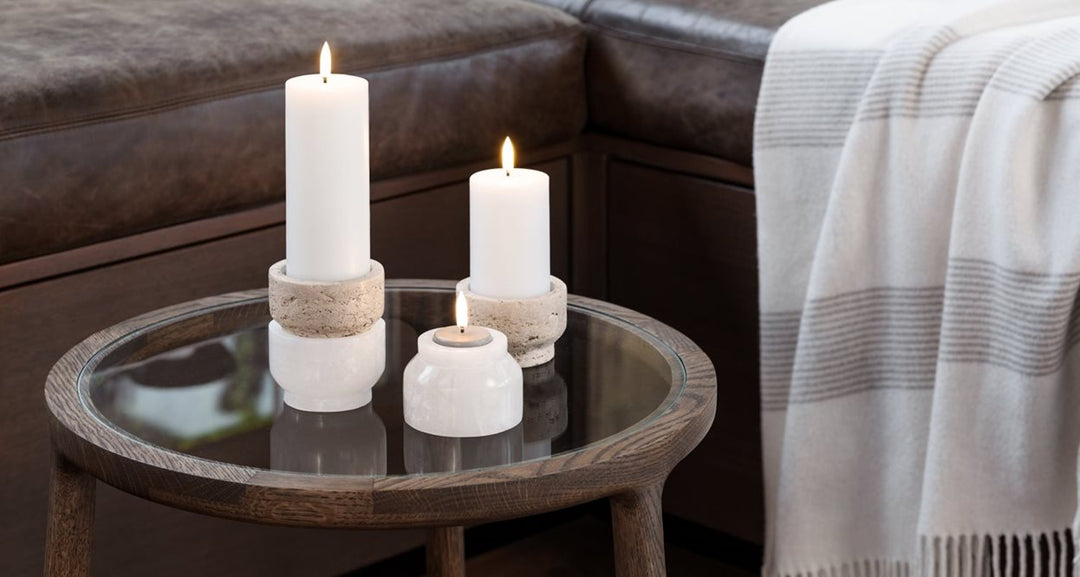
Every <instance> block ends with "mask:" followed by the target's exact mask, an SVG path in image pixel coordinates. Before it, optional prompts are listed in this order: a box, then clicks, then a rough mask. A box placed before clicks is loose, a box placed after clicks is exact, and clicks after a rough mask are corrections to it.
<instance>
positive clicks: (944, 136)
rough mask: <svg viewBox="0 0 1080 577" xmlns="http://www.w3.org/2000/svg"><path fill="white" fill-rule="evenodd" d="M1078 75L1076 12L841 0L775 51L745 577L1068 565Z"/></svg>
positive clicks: (1076, 426) (767, 107)
mask: <svg viewBox="0 0 1080 577" xmlns="http://www.w3.org/2000/svg"><path fill="white" fill-rule="evenodd" d="M1078 75H1080V0H1064V1H1063V0H1058V1H1048V0H1010V1H1001V0H998V1H987V0H982V1H952V2H942V1H925V0H923V1H903V2H901V1H895V0H839V1H837V2H833V3H830V4H826V5H823V6H821V7H818V8H815V9H813V10H810V11H808V12H806V13H804V14H802V15H800V16H798V17H797V18H795V19H794V20H792V21H791V22H789V23H788V24H787V25H785V26H784V27H783V28H782V29H781V30H780V31H779V33H778V34H777V36H776V39H775V41H774V43H773V45H772V47H771V49H770V52H769V56H768V59H767V61H766V66H765V76H764V80H763V84H762V88H761V95H760V98H759V101H758V112H757V120H756V127H755V150H754V155H755V160H754V162H755V170H756V181H757V201H758V225H759V257H760V269H761V345H762V346H761V372H762V383H761V402H762V417H763V423H762V426H763V432H762V434H763V443H764V451H765V453H764V459H765V475H766V495H767V504H766V514H767V521H768V522H767V526H768V535H767V550H766V559H765V568H764V575H765V576H766V577H772V576H785V577H787V576H790V577H794V576H807V577H810V576H819V575H822V576H829V577H841V576H843V577H878V576H882V577H891V576H910V575H919V576H933V577H961V576H981V575H988V576H989V575H1001V576H1003V577H1006V576H1007V577H1027V576H1061V577H1064V576H1065V575H1066V571H1071V570H1070V569H1069V565H1070V564H1071V563H1072V558H1073V556H1074V554H1075V552H1076V546H1075V544H1074V542H1073V540H1072V539H1073V536H1074V535H1076V534H1077V531H1076V526H1075V517H1076V508H1077V450H1078V447H1080V354H1077V348H1076V347H1075V345H1076V344H1077V342H1078V341H1080V306H1078V302H1077V299H1078V288H1080V80H1078ZM1070 574H1071V573H1070Z"/></svg>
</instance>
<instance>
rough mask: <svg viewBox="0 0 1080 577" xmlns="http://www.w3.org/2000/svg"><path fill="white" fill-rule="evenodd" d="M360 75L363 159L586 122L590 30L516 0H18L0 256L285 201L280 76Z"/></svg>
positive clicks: (0, 48)
mask: <svg viewBox="0 0 1080 577" xmlns="http://www.w3.org/2000/svg"><path fill="white" fill-rule="evenodd" d="M324 39H325V40H329V41H330V43H331V46H332V48H333V51H334V70H335V71H338V72H344V73H356V74H362V75H363V76H365V77H367V78H368V79H370V80H371V118H372V121H371V139H372V158H371V161H372V176H373V178H376V179H378V178H384V177H388V176H393V175H398V174H403V173H406V172H414V171H420V170H424V169H428V168H432V167H440V166H450V165H455V164H460V163H463V162H467V161H471V160H477V159H480V158H484V157H486V156H492V158H493V160H492V161H493V162H494V154H495V151H497V149H498V143H499V142H500V141H501V140H502V138H503V136H504V135H506V134H510V135H511V136H513V137H514V139H515V140H516V141H517V142H519V143H520V144H521V145H522V146H525V147H530V146H539V145H543V144H549V143H554V142H558V141H561V140H566V139H568V138H571V137H573V136H574V135H576V134H578V133H579V132H580V131H581V130H582V128H583V126H584V123H585V99H584V98H585V90H584V78H585V75H584V70H583V66H584V52H585V37H584V33H583V31H582V29H581V26H580V24H579V23H578V22H577V21H576V20H574V19H573V18H572V17H570V16H568V15H567V14H564V13H562V12H560V11H558V10H555V9H552V8H548V7H544V6H539V5H536V4H532V3H528V2H519V1H517V0H453V1H446V0H403V1H398V2H385V3H383V2H376V3H368V2H339V1H337V0H251V1H248V2H242V3H241V2H224V3H219V2H145V1H144V0H118V1H115V2H109V3H85V2H82V1H81V0H50V1H47V2H37V3H24V4H18V3H17V4H16V5H15V6H13V7H9V8H5V10H4V17H3V18H0V263H3V262H10V261H15V260H20V259H24V258H28V257H32V256H37V255H42V254H47V253H51V252H56V251H59V250H64V249H66V248H72V247H77V246H82V245H85V244H89V243H92V242H97V241H101V240H106V239H111V238H116V237H119V236H125V235H129V234H134V233H137V232H141V231H145V230H149V229H153V228H157V227H161V226H166V225H169V224H175V223H179V222H184V221H189V220H195V219H199V218H203V217H207V216H213V215H218V214H222V213H227V212H230V211H234V210H240V209H243V208H247V207H251V206H256V205H260V204H265V203H269V202H274V201H278V200H281V199H282V198H283V193H284V190H283V189H284V165H285V163H284V138H285V137H284V96H283V83H284V82H285V80H286V79H287V78H289V77H291V76H295V75H298V74H306V73H311V72H314V71H315V69H316V67H317V56H318V50H319V48H320V46H321V44H322V42H323V40H324Z"/></svg>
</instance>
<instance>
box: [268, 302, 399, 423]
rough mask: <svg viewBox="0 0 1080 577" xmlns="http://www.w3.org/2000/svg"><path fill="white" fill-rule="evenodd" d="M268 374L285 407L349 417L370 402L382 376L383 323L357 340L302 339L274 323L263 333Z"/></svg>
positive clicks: (379, 322) (384, 355) (384, 329)
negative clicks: (266, 336) (281, 393)
mask: <svg viewBox="0 0 1080 577" xmlns="http://www.w3.org/2000/svg"><path fill="white" fill-rule="evenodd" d="M268 333H269V339H268V341H269V350H268V351H267V352H268V354H269V357H270V362H269V364H270V374H271V375H272V376H273V377H274V380H275V381H277V384H278V385H279V386H280V387H281V388H282V389H284V390H285V399H284V400H285V404H287V405H289V406H290V407H293V408H294V409H300V410H301V411H312V412H339V411H351V410H353V409H356V408H359V407H362V406H364V405H366V404H368V403H370V402H371V388H372V387H374V386H375V383H377V382H378V381H379V378H380V377H381V376H382V374H383V371H384V370H386V323H385V322H384V321H383V320H382V319H379V320H377V321H376V322H375V324H374V325H372V326H371V327H370V328H369V329H368V330H367V331H365V332H363V333H360V334H358V335H350V336H347V337H333V338H318V337H315V338H312V337H302V336H300V335H296V334H293V333H292V332H290V331H288V330H286V329H285V328H284V327H282V326H281V324H279V323H278V322H277V321H270V325H269V327H268Z"/></svg>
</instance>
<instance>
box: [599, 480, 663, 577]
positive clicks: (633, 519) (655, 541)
mask: <svg viewBox="0 0 1080 577" xmlns="http://www.w3.org/2000/svg"><path fill="white" fill-rule="evenodd" d="M663 491H664V485H663V483H658V484H656V485H652V486H649V487H642V488H640V489H636V490H634V491H631V492H628V493H622V494H619V495H615V496H614V497H612V498H611V521H612V525H613V529H614V531H615V574H616V575H617V576H618V577H663V576H664V575H666V574H667V570H666V568H665V567H664V518H663V511H662V509H661V504H660V497H661V495H662V494H663Z"/></svg>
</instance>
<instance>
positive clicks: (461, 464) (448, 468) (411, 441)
mask: <svg viewBox="0 0 1080 577" xmlns="http://www.w3.org/2000/svg"><path fill="white" fill-rule="evenodd" d="M522 443H523V442H522V427H521V425H518V426H516V427H514V428H512V429H509V430H506V431H503V432H501V433H498V434H495V435H486V436H483V437H440V436H438V435H429V434H428V433H424V432H422V431H418V430H416V429H414V428H412V427H410V426H409V425H405V471H406V472H408V473H409V474H411V475H414V474H418V473H446V472H453V471H466V470H469V469H481V468H484V467H496V466H498V465H507V464H509V463H516V462H518V461H520V460H521V455H522Z"/></svg>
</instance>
